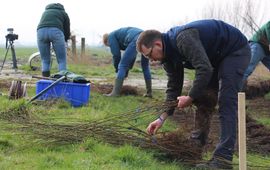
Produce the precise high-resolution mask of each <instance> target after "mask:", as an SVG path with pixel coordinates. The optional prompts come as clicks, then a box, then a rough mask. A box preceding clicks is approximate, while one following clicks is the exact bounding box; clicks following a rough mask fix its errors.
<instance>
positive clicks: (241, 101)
mask: <svg viewBox="0 0 270 170" xmlns="http://www.w3.org/2000/svg"><path fill="white" fill-rule="evenodd" d="M238 142H239V149H238V150H239V170H246V169H247V150H246V96H245V93H238Z"/></svg>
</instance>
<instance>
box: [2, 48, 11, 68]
mask: <svg viewBox="0 0 270 170" xmlns="http://www.w3.org/2000/svg"><path fill="white" fill-rule="evenodd" d="M9 47H10V45H9V46H8V47H7V48H6V49H7V51H6V54H5V58H4V60H3V63H2V66H1V70H0V72H1V71H2V70H3V68H4V65H5V62H6V59H7V54H8V50H9Z"/></svg>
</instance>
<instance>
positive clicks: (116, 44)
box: [108, 27, 143, 69]
mask: <svg viewBox="0 0 270 170" xmlns="http://www.w3.org/2000/svg"><path fill="white" fill-rule="evenodd" d="M142 31H143V30H141V29H139V28H135V27H124V28H120V29H117V30H115V31H113V32H111V33H110V34H109V36H108V43H109V46H110V49H111V53H112V55H113V65H114V67H115V69H117V67H118V64H119V62H120V60H121V50H125V49H126V48H127V46H128V45H129V43H130V42H132V41H136V40H137V38H138V36H139V34H140V33H141V32H142Z"/></svg>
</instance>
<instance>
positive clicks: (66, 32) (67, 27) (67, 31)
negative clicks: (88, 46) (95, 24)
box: [64, 13, 70, 42]
mask: <svg viewBox="0 0 270 170" xmlns="http://www.w3.org/2000/svg"><path fill="white" fill-rule="evenodd" d="M65 14H66V16H65V21H64V35H65V41H66V42H67V40H69V39H70V20H69V16H68V14H67V13H65Z"/></svg>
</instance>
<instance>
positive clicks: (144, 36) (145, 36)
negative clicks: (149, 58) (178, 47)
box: [136, 30, 161, 52]
mask: <svg viewBox="0 0 270 170" xmlns="http://www.w3.org/2000/svg"><path fill="white" fill-rule="evenodd" d="M160 39H161V32H159V31H157V30H146V31H143V32H141V34H140V36H139V37H138V39H137V44H136V48H137V51H139V52H141V51H142V50H141V48H142V45H144V46H145V47H147V48H150V47H152V46H153V43H154V41H156V40H160Z"/></svg>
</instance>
